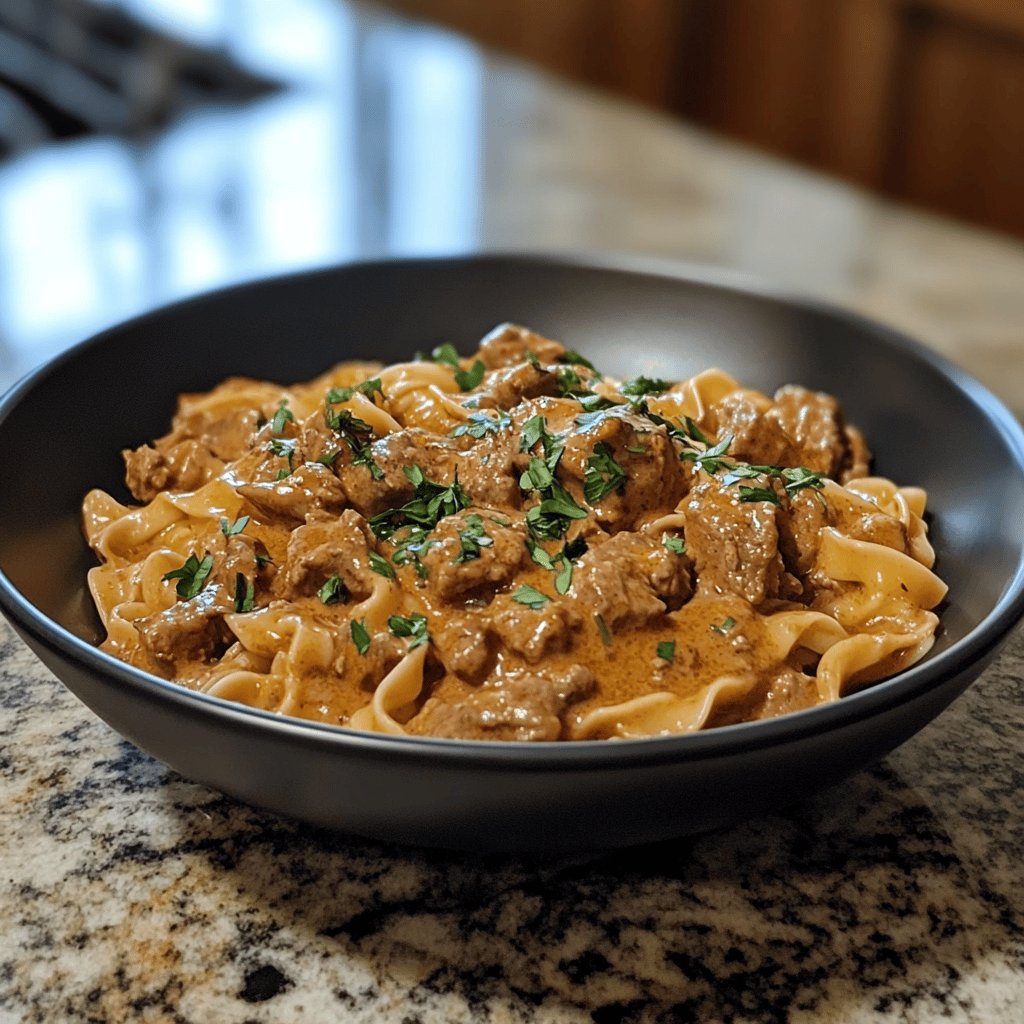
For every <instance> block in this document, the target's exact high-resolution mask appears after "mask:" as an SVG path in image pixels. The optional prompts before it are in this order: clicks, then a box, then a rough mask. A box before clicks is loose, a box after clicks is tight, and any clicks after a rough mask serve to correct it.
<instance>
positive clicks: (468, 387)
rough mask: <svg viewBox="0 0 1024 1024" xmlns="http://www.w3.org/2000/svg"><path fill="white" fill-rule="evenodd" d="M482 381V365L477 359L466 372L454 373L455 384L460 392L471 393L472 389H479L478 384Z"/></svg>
mask: <svg viewBox="0 0 1024 1024" xmlns="http://www.w3.org/2000/svg"><path fill="white" fill-rule="evenodd" d="M483 379H484V364H483V362H482V361H481V360H479V359H477V360H476V362H474V363H473V365H472V366H471V367H470V368H469V369H468V370H458V369H457V370H456V371H455V383H456V384H458V385H459V390H460V391H472V390H473V389H474V388H478V387H480V382H481V381H482V380H483Z"/></svg>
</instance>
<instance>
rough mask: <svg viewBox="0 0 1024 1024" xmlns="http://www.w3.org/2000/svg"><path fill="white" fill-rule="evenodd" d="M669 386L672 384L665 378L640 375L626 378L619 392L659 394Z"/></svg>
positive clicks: (627, 393) (624, 393)
mask: <svg viewBox="0 0 1024 1024" xmlns="http://www.w3.org/2000/svg"><path fill="white" fill-rule="evenodd" d="M670 387H672V385H671V383H670V382H669V381H667V380H661V379H659V378H658V377H642V376H641V377H634V378H633V379H632V380H627V381H626V383H625V384H623V385H622V387H621V388H619V393H620V394H623V395H660V394H661V393H662V392H663V391H668V389H669V388H670Z"/></svg>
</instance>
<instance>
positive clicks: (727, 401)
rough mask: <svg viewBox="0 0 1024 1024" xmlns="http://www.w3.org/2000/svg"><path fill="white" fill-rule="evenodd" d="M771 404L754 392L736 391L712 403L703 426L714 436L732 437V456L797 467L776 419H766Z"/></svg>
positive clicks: (763, 463) (792, 449) (791, 445)
mask: <svg viewBox="0 0 1024 1024" xmlns="http://www.w3.org/2000/svg"><path fill="white" fill-rule="evenodd" d="M769 409H770V403H769V402H768V400H767V399H766V398H765V397H764V396H763V395H759V394H757V393H756V392H752V391H746V390H742V389H741V390H738V391H733V392H730V393H729V394H728V395H726V396H725V397H724V398H722V399H720V400H719V401H717V402H715V404H714V405H712V406H711V408H710V409H709V410H708V412H707V414H706V416H705V418H704V426H705V428H706V429H707V430H709V431H710V432H711V433H712V434H714V436H715V437H716V438H719V439H724V438H725V437H726V436H727V435H728V436H730V437H732V444H731V445H730V446H729V455H730V457H731V458H734V459H739V460H741V461H743V462H753V463H755V464H757V465H761V466H797V465H800V460H799V458H798V457H797V454H796V450H795V448H794V446H793V443H792V441H791V440H790V438H789V437H788V436H787V434H786V432H785V430H783V428H782V425H781V423H779V422H778V420H777V419H768V418H766V413H767V412H768V410H769Z"/></svg>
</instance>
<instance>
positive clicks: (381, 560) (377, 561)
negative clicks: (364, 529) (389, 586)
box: [370, 551, 395, 580]
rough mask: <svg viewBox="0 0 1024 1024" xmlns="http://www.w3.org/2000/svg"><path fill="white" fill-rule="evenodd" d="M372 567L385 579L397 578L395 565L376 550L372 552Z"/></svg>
mask: <svg viewBox="0 0 1024 1024" xmlns="http://www.w3.org/2000/svg"><path fill="white" fill-rule="evenodd" d="M370 568H371V569H372V570H373V571H374V572H375V573H376V574H377V575H378V576H383V577H384V578H385V579H388V580H393V579H394V578H395V567H394V566H393V565H392V564H391V563H390V562H389V561H388V560H387V559H386V558H385V557H384V556H383V555H378V554H377V552H376V551H371V552H370Z"/></svg>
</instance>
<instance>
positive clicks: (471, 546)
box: [421, 508, 527, 601]
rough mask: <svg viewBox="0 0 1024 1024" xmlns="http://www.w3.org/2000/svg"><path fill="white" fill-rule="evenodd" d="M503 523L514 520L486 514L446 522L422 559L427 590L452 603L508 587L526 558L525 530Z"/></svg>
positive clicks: (481, 511)
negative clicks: (425, 571)
mask: <svg viewBox="0 0 1024 1024" xmlns="http://www.w3.org/2000/svg"><path fill="white" fill-rule="evenodd" d="M492 516H493V517H496V518H497V519H498V520H499V522H495V521H494V519H493V518H492ZM502 523H509V520H508V519H507V518H506V517H505V516H504V515H502V514H500V513H496V512H491V511H489V510H488V509H482V508H471V509H467V510H466V511H464V512H460V513H459V514H458V515H454V516H446V517H445V518H444V519H442V520H441V521H440V522H439V523H438V524H437V526H436V527H435V528H434V530H433V532H432V533H431V535H430V540H431V544H430V547H429V548H428V549H427V551H426V552H425V553H424V554H423V555H422V556H421V561H422V562H423V564H424V565H425V566H426V567H427V570H428V574H429V575H428V577H427V583H428V586H429V587H430V588H431V589H432V590H433V591H434V592H435V593H436V594H438V595H439V596H440V597H441V598H442V599H443V600H445V601H452V600H455V599H456V598H459V597H463V596H465V595H467V594H471V593H472V592H473V591H476V590H479V589H480V588H482V587H487V588H489V589H490V590H492V591H493V590H494V588H496V587H500V586H501V585H502V584H505V583H507V582H509V580H511V579H512V578H513V577H514V576H515V574H516V572H517V571H518V569H519V567H520V566H521V565H522V564H523V561H524V560H525V557H526V555H527V551H526V530H525V529H524V527H522V526H520V525H507V526H503V525H501V524H502Z"/></svg>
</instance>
